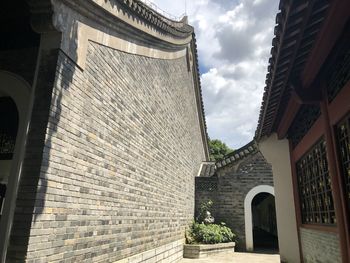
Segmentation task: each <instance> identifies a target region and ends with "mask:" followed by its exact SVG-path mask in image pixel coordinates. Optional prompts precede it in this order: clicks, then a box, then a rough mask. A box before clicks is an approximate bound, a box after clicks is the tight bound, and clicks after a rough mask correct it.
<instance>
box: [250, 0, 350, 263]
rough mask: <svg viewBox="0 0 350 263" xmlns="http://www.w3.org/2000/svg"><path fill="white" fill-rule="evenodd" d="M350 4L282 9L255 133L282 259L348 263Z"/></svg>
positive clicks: (286, 4) (323, 2)
mask: <svg viewBox="0 0 350 263" xmlns="http://www.w3.org/2000/svg"><path fill="white" fill-rule="evenodd" d="M349 18H350V2H349V1H342V0H340V1H339V0H334V1H327V0H320V1H287V0H286V1H281V2H280V12H279V13H278V14H277V17H276V24H277V25H276V27H275V38H274V39H273V41H272V44H273V47H272V49H271V58H270V60H269V67H268V74H267V78H266V88H265V93H264V96H263V102H262V107H261V113H260V119H259V124H258V128H257V131H256V139H257V140H258V141H259V148H260V150H261V152H262V153H263V155H264V156H265V158H266V159H267V161H268V162H269V163H270V164H272V170H273V176H274V186H275V196H276V210H277V225H278V232H279V245H280V253H281V259H282V261H285V262H343V263H347V262H350V255H349V254H350V228H349V224H350V223H349V222H350V214H349V212H350V211H349V208H350V162H349V160H350V116H349V114H350V82H349V80H350V19H349Z"/></svg>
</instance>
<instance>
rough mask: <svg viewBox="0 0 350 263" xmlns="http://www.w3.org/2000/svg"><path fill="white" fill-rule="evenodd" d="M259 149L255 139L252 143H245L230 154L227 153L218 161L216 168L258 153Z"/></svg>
mask: <svg viewBox="0 0 350 263" xmlns="http://www.w3.org/2000/svg"><path fill="white" fill-rule="evenodd" d="M257 151H258V146H257V144H256V142H255V141H254V140H253V141H251V142H250V143H248V144H246V145H244V146H243V147H241V148H239V149H238V150H235V151H233V152H231V153H229V154H227V155H226V156H225V157H224V158H223V159H221V160H219V161H217V162H216V168H217V169H219V168H222V167H224V166H226V165H228V164H232V163H235V162H238V161H240V160H242V159H244V158H245V157H247V156H249V155H251V154H253V153H256V152H257Z"/></svg>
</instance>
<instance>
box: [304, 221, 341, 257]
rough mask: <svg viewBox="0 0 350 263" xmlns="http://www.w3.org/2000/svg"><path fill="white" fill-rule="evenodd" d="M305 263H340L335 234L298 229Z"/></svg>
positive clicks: (337, 240)
mask: <svg viewBox="0 0 350 263" xmlns="http://www.w3.org/2000/svg"><path fill="white" fill-rule="evenodd" d="M300 239H301V246H302V251H303V258H304V262H305V263H314V262H319V263H327V262H332V263H340V262H341V256H340V249H339V248H340V244H339V236H338V235H337V234H335V233H327V232H321V231H318V230H312V229H306V228H300Z"/></svg>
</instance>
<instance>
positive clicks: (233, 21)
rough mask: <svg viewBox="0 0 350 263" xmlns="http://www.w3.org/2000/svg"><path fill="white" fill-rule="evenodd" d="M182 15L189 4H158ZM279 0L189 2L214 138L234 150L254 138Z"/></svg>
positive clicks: (159, 1)
mask: <svg viewBox="0 0 350 263" xmlns="http://www.w3.org/2000/svg"><path fill="white" fill-rule="evenodd" d="M153 2H154V3H155V4H157V5H158V6H159V7H160V8H162V9H164V10H166V11H167V12H169V13H171V14H174V15H180V14H182V13H184V11H185V0H179V1H174V0H154V1H153ZM277 6H278V0H192V1H187V14H188V17H189V22H190V24H191V25H193V26H194V27H195V32H196V36H197V44H198V52H199V63H200V65H201V68H205V69H208V70H207V72H202V73H203V74H202V76H201V78H202V89H203V97H204V107H205V111H206V119H207V124H208V133H209V136H210V137H211V138H218V139H221V140H223V141H224V142H226V143H227V144H228V145H230V146H231V147H233V148H236V149H237V148H239V147H240V146H242V145H244V144H245V143H248V142H249V141H250V140H251V139H252V138H253V136H254V132H255V128H256V125H257V120H258V114H259V109H260V103H261V98H262V93H263V88H264V83H265V76H266V71H267V62H268V58H269V52H270V49H271V40H272V38H273V27H274V24H275V20H274V19H275V16H276V13H277Z"/></svg>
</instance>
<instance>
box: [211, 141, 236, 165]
mask: <svg viewBox="0 0 350 263" xmlns="http://www.w3.org/2000/svg"><path fill="white" fill-rule="evenodd" d="M230 152H233V150H232V149H231V148H230V147H228V146H227V145H226V144H225V143H224V142H222V141H220V140H218V139H214V140H210V139H209V154H210V160H211V161H218V160H220V159H222V158H224V156H225V155H227V154H229V153H230Z"/></svg>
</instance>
